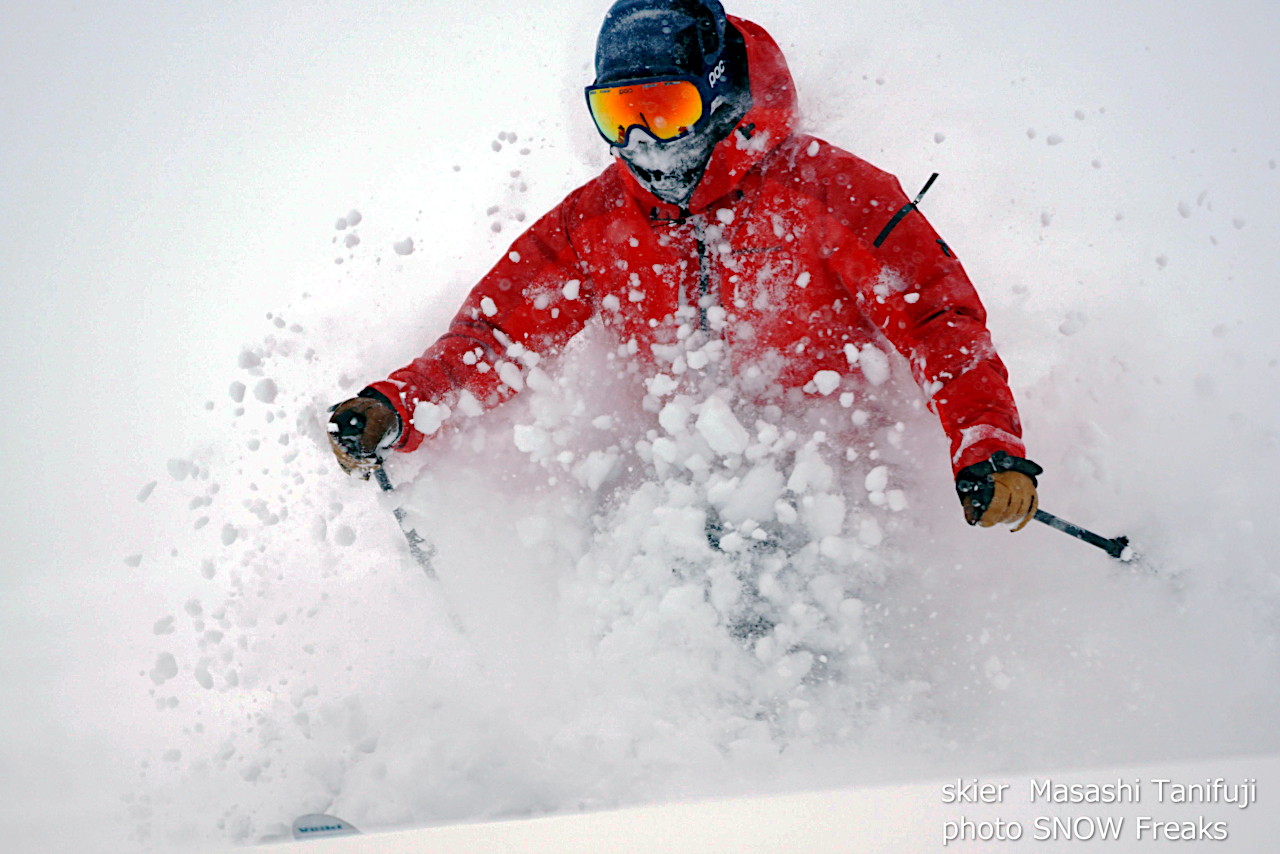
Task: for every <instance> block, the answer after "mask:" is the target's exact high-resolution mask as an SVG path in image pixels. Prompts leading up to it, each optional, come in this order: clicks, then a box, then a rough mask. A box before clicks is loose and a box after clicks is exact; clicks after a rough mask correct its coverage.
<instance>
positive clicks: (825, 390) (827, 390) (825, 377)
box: [813, 371, 840, 397]
mask: <svg viewBox="0 0 1280 854" xmlns="http://www.w3.org/2000/svg"><path fill="white" fill-rule="evenodd" d="M813 384H814V386H816V387H817V389H818V394H820V395H822V396H823V397H826V396H827V395H829V394H831V392H833V391H835V390H836V389H838V388H839V387H840V374H839V373H838V372H837V371H818V372H817V373H816V374H814V375H813Z"/></svg>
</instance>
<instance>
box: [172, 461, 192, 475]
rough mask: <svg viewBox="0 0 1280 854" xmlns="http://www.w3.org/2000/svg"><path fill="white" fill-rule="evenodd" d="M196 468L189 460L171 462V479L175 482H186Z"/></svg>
mask: <svg viewBox="0 0 1280 854" xmlns="http://www.w3.org/2000/svg"><path fill="white" fill-rule="evenodd" d="M194 468H195V466H193V465H192V464H191V462H190V461H189V460H169V463H168V469H169V477H171V478H173V479H174V480H186V479H187V476H188V475H190V474H191V471H192V469H194Z"/></svg>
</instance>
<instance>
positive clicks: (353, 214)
mask: <svg viewBox="0 0 1280 854" xmlns="http://www.w3.org/2000/svg"><path fill="white" fill-rule="evenodd" d="M363 219H364V217H363V216H361V215H360V211H357V210H352V211H349V212H348V213H347V225H349V226H352V227H355V226H357V225H359V224H360V222H361V220H363Z"/></svg>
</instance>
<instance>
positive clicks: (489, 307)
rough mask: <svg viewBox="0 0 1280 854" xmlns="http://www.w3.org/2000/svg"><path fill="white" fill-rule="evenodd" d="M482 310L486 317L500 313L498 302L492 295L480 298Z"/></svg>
mask: <svg viewBox="0 0 1280 854" xmlns="http://www.w3.org/2000/svg"><path fill="white" fill-rule="evenodd" d="M480 310H481V311H483V312H484V316H485V317H493V316H494V315H495V314H497V313H498V304H497V303H495V302H494V301H493V299H492V298H491V297H485V298H484V299H482V300H480Z"/></svg>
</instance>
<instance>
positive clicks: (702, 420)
mask: <svg viewBox="0 0 1280 854" xmlns="http://www.w3.org/2000/svg"><path fill="white" fill-rule="evenodd" d="M695 426H696V427H697V428H698V432H699V433H700V434H701V435H702V438H704V439H706V440H707V444H708V445H710V446H711V450H713V451H715V452H716V453H717V454H723V455H726V456H728V455H731V454H741V453H742V452H743V451H745V450H746V449H747V444H748V443H749V442H750V441H751V436H750V434H749V433H747V430H746V428H745V427H743V426H742V425H741V424H740V423H738V419H737V418H736V417H734V414H733V410H731V409H730V408H729V404H727V403H725V402H724V400H722V399H721V398H718V397H713V398H711V399H709V400H708V401H707V402H706V403H704V404H702V411H701V412H700V413H698V420H697V422H696V423H695Z"/></svg>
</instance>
